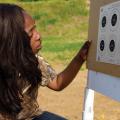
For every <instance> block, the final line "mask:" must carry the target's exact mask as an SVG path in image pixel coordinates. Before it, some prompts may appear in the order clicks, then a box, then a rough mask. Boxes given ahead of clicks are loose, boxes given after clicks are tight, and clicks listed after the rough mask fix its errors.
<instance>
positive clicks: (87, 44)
mask: <svg viewBox="0 0 120 120" xmlns="http://www.w3.org/2000/svg"><path fill="white" fill-rule="evenodd" d="M90 44H91V41H86V42H85V43H84V45H83V46H82V48H81V49H80V51H79V53H78V55H79V57H80V59H81V60H82V61H83V62H84V61H85V60H86V59H87V55H88V51H89V47H90Z"/></svg>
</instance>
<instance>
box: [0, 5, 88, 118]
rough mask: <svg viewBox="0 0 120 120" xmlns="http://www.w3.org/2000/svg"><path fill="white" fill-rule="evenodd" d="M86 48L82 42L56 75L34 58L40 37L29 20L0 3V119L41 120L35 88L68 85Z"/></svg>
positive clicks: (84, 54)
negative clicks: (79, 47)
mask: <svg viewBox="0 0 120 120" xmlns="http://www.w3.org/2000/svg"><path fill="white" fill-rule="evenodd" d="M89 46H90V43H89V42H86V43H85V44H84V46H83V47H82V49H81V50H80V51H79V52H78V53H77V55H76V56H75V57H74V59H73V60H72V61H71V63H70V64H69V65H68V67H67V68H66V69H65V70H64V71H63V72H61V73H59V74H56V73H55V71H54V70H53V69H52V68H51V66H50V65H49V64H48V63H47V62H45V61H44V59H43V58H42V57H40V56H36V53H37V52H38V50H39V49H41V36H40V34H39V33H38V32H37V30H36V25H35V21H34V20H33V18H32V17H31V16H30V15H29V14H27V12H26V11H25V10H23V9H22V8H21V7H19V6H17V5H13V4H0V120H33V119H34V120H41V119H42V120H43V119H44V120H45V118H44V117H43V116H44V114H46V113H44V112H42V111H41V110H40V108H39V106H38V103H37V101H36V97H37V92H38V87H39V86H41V85H42V86H47V87H49V88H50V89H52V90H55V91H60V90H62V89H64V88H65V87H66V86H68V85H69V83H70V82H71V81H72V80H73V79H74V77H75V75H76V74H77V72H78V71H79V69H80V67H81V66H82V64H83V63H84V61H85V60H86V57H87V53H88V48H89ZM53 116H54V115H53ZM56 117H57V115H56ZM54 118H55V117H54ZM59 118H60V117H59ZM59 118H56V120H59ZM46 120H48V118H46ZM51 120H54V119H53V118H51ZM61 120H62V118H61Z"/></svg>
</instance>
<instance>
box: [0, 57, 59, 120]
mask: <svg viewBox="0 0 120 120" xmlns="http://www.w3.org/2000/svg"><path fill="white" fill-rule="evenodd" d="M38 61H39V66H38V67H39V68H40V69H41V72H42V82H41V86H47V85H48V83H49V82H50V81H52V80H54V79H56V77H57V74H56V72H55V71H54V70H53V69H52V67H51V66H50V65H49V64H48V63H47V62H46V61H45V60H44V59H43V58H42V57H40V56H38ZM29 87H30V85H29V84H27V83H26V84H24V88H23V97H22V99H23V102H22V107H23V109H22V111H21V112H20V113H19V114H18V115H17V116H16V117H13V116H9V115H3V114H0V120H32V118H34V117H35V116H38V115H40V114H42V110H41V109H40V108H39V105H38V103H37V100H36V97H35V96H37V93H35V94H34V95H32V96H30V95H28V94H27V90H28V88H29Z"/></svg>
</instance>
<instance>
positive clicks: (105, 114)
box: [38, 67, 120, 120]
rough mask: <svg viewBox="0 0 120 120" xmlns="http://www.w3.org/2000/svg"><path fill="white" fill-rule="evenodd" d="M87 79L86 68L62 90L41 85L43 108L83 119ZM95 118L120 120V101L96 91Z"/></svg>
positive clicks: (70, 119)
mask: <svg viewBox="0 0 120 120" xmlns="http://www.w3.org/2000/svg"><path fill="white" fill-rule="evenodd" d="M58 69H59V67H57V70H58ZM60 69H61V67H60ZM58 71H59V70H58ZM86 79H87V70H84V71H80V72H79V73H78V75H77V76H76V78H75V79H74V81H73V82H72V83H71V84H70V85H69V86H68V87H67V88H65V89H64V90H63V91H61V92H55V91H52V90H50V89H48V88H47V87H41V88H40V89H39V97H38V101H39V104H40V106H41V108H42V109H43V110H46V111H50V112H53V113H56V114H58V115H61V116H64V117H65V118H67V119H68V120H82V109H83V102H84V89H85V86H86ZM94 120H120V103H119V102H116V101H114V100H112V99H110V98H108V97H105V96H103V95H101V94H99V93H95V102H94Z"/></svg>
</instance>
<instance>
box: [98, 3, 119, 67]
mask: <svg viewBox="0 0 120 120" xmlns="http://www.w3.org/2000/svg"><path fill="white" fill-rule="evenodd" d="M119 54H120V1H118V2H114V3H112V4H109V5H106V6H103V7H101V8H100V17H99V30H98V41H97V55H96V60H97V61H99V62H104V63H110V64H116V65H120V55H119Z"/></svg>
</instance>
